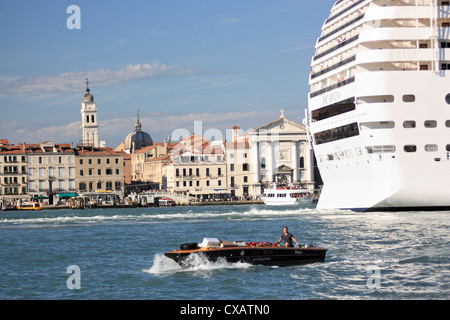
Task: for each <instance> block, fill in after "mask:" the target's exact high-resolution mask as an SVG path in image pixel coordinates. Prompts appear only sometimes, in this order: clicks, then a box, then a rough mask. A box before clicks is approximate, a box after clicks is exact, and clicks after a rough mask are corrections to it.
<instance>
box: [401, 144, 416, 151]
mask: <svg viewBox="0 0 450 320" xmlns="http://www.w3.org/2000/svg"><path fill="white" fill-rule="evenodd" d="M403 150H404V151H405V152H416V151H417V147H416V146H415V145H413V144H409V145H406V146H404V147H403Z"/></svg>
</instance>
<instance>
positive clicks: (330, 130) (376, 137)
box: [308, 1, 450, 211]
mask: <svg viewBox="0 0 450 320" xmlns="http://www.w3.org/2000/svg"><path fill="white" fill-rule="evenodd" d="M372 2H373V3H375V2H377V3H378V2H380V1H361V7H360V8H359V10H360V13H359V14H361V11H362V12H365V14H366V15H365V17H362V18H361V19H360V20H359V22H358V23H362V26H363V27H362V28H361V27H360V30H359V31H358V32H359V34H358V35H359V38H358V40H357V41H355V43H354V44H353V46H354V48H353V49H351V47H350V49H349V48H348V47H347V48H343V49H342V50H345V49H346V50H347V51H342V52H343V54H344V59H345V57H346V56H345V52H348V51H349V50H353V51H352V52H351V55H352V62H351V63H349V64H347V67H348V68H349V69H348V70H347V71H345V70H344V71H342V68H341V69H339V68H338V67H339V66H338V67H336V68H335V69H333V70H331V71H330V72H327V73H326V74H324V75H322V73H321V74H320V75H319V76H317V77H315V78H314V79H313V78H311V80H310V84H311V85H312V86H313V85H314V83H316V84H317V83H319V82H320V81H322V83H323V84H324V83H330V80H327V77H328V78H329V79H331V77H332V76H334V75H331V74H333V72H334V73H336V72H338V71H340V73H339V75H342V74H344V75H345V74H346V75H351V78H345V77H343V78H342V79H340V80H341V84H339V85H335V86H334V87H333V86H328V87H326V86H325V89H322V91H320V90H318V89H317V88H316V89H315V90H312V91H311V93H312V94H311V95H310V99H309V114H308V117H309V119H308V120H309V130H310V133H311V136H312V140H313V147H314V152H315V155H316V159H317V165H318V168H319V171H320V174H321V178H322V180H323V183H324V185H323V188H322V190H321V193H320V198H319V202H318V206H317V207H318V208H319V209H332V208H337V209H351V210H368V211H369V210H403V209H405V210H413V209H414V210H415V209H420V210H422V209H444V208H450V96H449V94H450V79H449V76H448V75H449V73H448V72H450V71H446V64H447V60H448V61H450V49H447V48H445V49H442V48H441V49H439V50H435V49H433V48H435V46H437V44H433V42H432V39H431V35H432V28H430V27H428V28H418V27H417V26H415V28H407V26H403V28H400V29H401V30H397V29H395V28H392V30H387V29H388V28H380V29H377V28H369V27H366V26H365V25H364V21H365V20H367V23H369V22H370V23H372V21H376V19H383V18H382V17H383V15H384V16H385V17H386V15H388V14H389V12H391V13H392V14H391V16H392V17H395V18H399V19H400V18H402V17H403V15H406V16H407V17H408V18H413V17H414V13H415V12H416V13H419V12H420V13H422V12H423V10H426V12H427V13H428V12H430V9H431V10H433V7H432V6H431V5H430V6H424V7H422V8H421V10H422V11H418V9H417V8H416V7H415V6H414V7H411V8H406V9H405V8H402V7H400V6H398V7H386V8H384V7H376V6H374V7H372ZM337 3H339V4H336V6H337V5H339V6H345V1H344V2H342V1H337ZM399 3H400V1H399ZM363 5H366V7H362V6H363ZM393 6H395V4H394V5H393ZM439 7H441V6H439ZM446 7H448V6H446ZM434 9H435V8H434ZM444 9H445V7H444ZM355 10H358V7H356V9H355ZM364 10H365V11H364ZM383 10H384V11H383ZM415 10H416V11H415ZM342 11H344V14H341V15H340V16H339V17H343V16H344V15H345V14H347V12H350V10H347V11H345V9H343V10H342ZM393 12H394V13H395V15H394V14H393ZM440 12H441V13H440V15H439V16H440V17H441V18H440V19H441V20H442V19H444V20H442V21H444V22H445V21H446V20H448V19H450V14H449V12H450V10H447V9H445V10H440ZM348 14H350V13H348ZM377 15H378V16H377ZM355 16H356V15H355ZM355 16H353V17H352V19H355V18H354V17H355ZM349 19H350V18H349ZM386 19H387V18H386ZM392 19H393V21H394V18H392ZM422 19H423V17H422ZM428 19H430V17H429V18H428ZM441 20H439V23H438V25H439V24H442V23H441V22H440V21H441ZM424 21H425V22H426V23H428V22H427V21H431V20H424ZM344 22H345V21H343V22H342V24H343V23H344ZM377 23H378V22H377ZM382 23H386V26H388V24H387V22H382ZM389 23H390V24H392V26H394V23H393V22H391V21H390V22H389ZM374 24H376V23H374ZM430 24H431V25H432V24H433V22H430ZM344 26H345V25H344ZM325 27H328V30H329V28H330V23H328V25H327V24H326V25H325ZM325 27H324V30H325V29H326V28H325ZM425 27H426V26H425ZM439 30H440V29H439ZM445 30H448V31H450V28H448V29H445ZM344 31H345V30H344ZM328 32H329V31H328ZM324 33H325V32H324ZM331 33H332V32H331ZM339 34H340V33H339V32H334V33H333V36H334V35H336V37H339ZM437 34H439V35H440V37H447V38H448V32H446V33H444V32H441V31H439V32H437ZM341 36H342V35H341ZM342 37H343V36H342ZM402 37H406V38H408V41H410V40H411V42H408V43H411V46H415V45H417V48H414V47H411V48H408V49H404V48H397V49H392V48H391V47H389V46H388V44H389V45H391V46H392V45H394V44H395V45H397V43H400V40H399V39H402ZM330 38H332V37H329V39H327V41H328V40H329V41H331V39H330ZM344 39H345V38H344ZM391 39H395V41H396V42H393V41H392V40H391ZM441 41H442V40H441ZM448 42H450V40H448ZM322 43H324V42H323V41H322ZM401 43H402V45H406V43H407V42H401ZM320 44H321V42H320V40H319V41H318V45H317V47H318V48H319V47H320ZM419 45H420V46H421V47H420V49H419ZM377 46H379V47H380V48H376V47H377ZM399 46H400V45H399ZM422 46H423V48H422ZM375 48H376V49H377V50H375ZM449 48H450V46H449ZM380 49H381V50H380ZM329 51H330V50H329ZM318 52H319V51H318ZM437 53H438V54H439V56H436V54H437ZM338 54H339V51H338V52H336V53H331V54H330V55H329V56H326V55H325V56H324V57H323V58H322V57H320V59H315V60H316V62H314V59H313V67H315V68H316V69H315V70H319V69H318V65H319V64H320V63H323V64H325V63H328V62H329V61H333V57H330V56H332V55H334V56H336V55H338ZM322 56H323V55H322ZM327 58H328V59H327ZM341 59H342V58H341ZM403 60H404V61H403ZM399 61H403V62H402V63H403V64H402V63H400V62H399ZM414 63H415V65H416V67H415V69H413V68H412V67H411V65H414ZM448 64H449V65H450V62H449V63H448ZM327 66H328V65H327ZM401 66H404V68H405V69H401ZM330 69H332V68H330ZM424 69H425V70H424ZM348 79H351V81H347V80H348ZM326 81H328V82H326ZM323 84H322V85H321V86H319V85H317V86H318V87H319V88H323V87H324V85H323ZM342 101H350V102H351V101H352V103H353V107H352V108H350V109H348V110H344V111H343V109H342V108H341V109H338V108H337V107H334V108H333V107H330V106H335V105H336V104H339V103H341V102H342ZM352 103H349V105H351V104H352Z"/></svg>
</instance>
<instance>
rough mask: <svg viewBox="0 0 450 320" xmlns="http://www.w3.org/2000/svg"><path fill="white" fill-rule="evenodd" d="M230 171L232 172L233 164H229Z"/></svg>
mask: <svg viewBox="0 0 450 320" xmlns="http://www.w3.org/2000/svg"><path fill="white" fill-rule="evenodd" d="M230 171H234V163H231V164H230Z"/></svg>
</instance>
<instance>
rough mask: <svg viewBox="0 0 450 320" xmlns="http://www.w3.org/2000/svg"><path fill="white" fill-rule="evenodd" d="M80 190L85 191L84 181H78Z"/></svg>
mask: <svg viewBox="0 0 450 320" xmlns="http://www.w3.org/2000/svg"><path fill="white" fill-rule="evenodd" d="M80 191H86V183H84V182H81V183H80Z"/></svg>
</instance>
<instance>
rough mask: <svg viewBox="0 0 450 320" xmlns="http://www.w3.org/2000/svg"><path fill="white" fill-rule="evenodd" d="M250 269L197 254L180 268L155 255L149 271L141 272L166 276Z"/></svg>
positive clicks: (246, 264)
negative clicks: (179, 273)
mask: <svg viewBox="0 0 450 320" xmlns="http://www.w3.org/2000/svg"><path fill="white" fill-rule="evenodd" d="M250 267H252V265H251V264H248V263H242V262H238V263H230V262H227V261H225V259H219V260H218V261H216V262H212V261H209V260H208V259H206V257H205V256H203V255H199V254H191V255H190V256H189V257H188V258H187V260H186V266H184V267H182V266H180V265H179V264H178V263H176V262H175V261H173V260H172V259H170V258H167V257H166V256H164V255H163V254H156V255H155V256H154V258H153V265H152V266H151V267H150V268H149V269H144V270H142V272H145V273H150V274H153V275H167V274H173V273H178V272H196V271H212V270H218V269H247V268H250Z"/></svg>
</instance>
